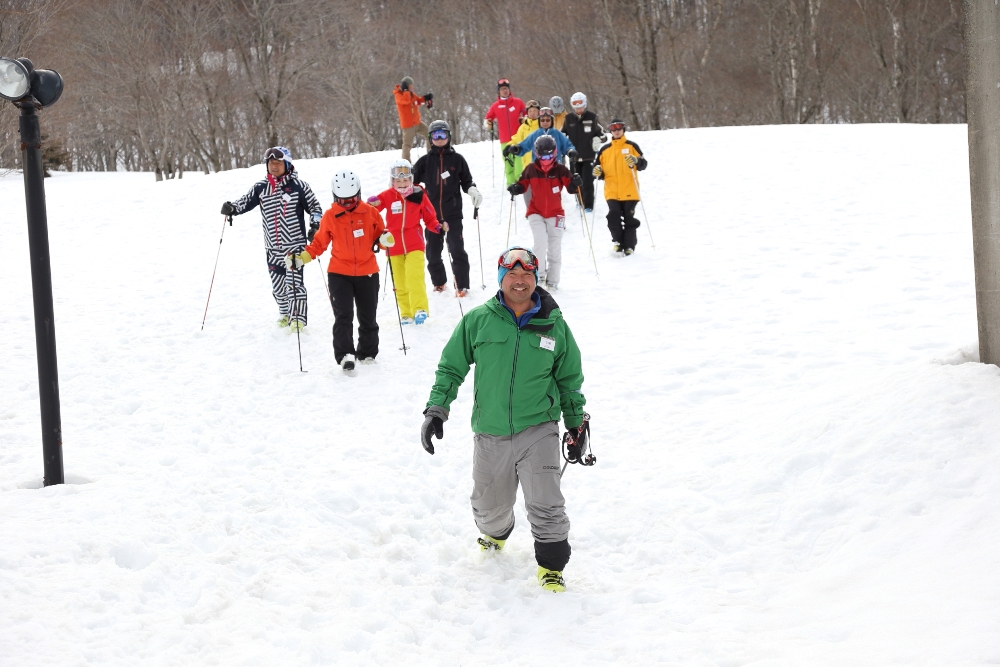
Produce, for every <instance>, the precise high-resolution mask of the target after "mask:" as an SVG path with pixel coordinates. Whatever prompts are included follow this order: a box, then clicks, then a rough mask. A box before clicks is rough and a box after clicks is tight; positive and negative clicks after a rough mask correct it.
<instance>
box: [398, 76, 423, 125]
mask: <svg viewBox="0 0 1000 667" xmlns="http://www.w3.org/2000/svg"><path fill="white" fill-rule="evenodd" d="M392 94H393V95H395V96H396V111H398V112H399V126H400V127H401V128H402V129H404V130H405V129H406V128H408V127H413V126H414V125H419V124H420V105H421V104H423V103H424V98H422V97H420V95H417V94H416V93H414V92H411V91H409V90H403V89H402V88H400V87H399V84H396V87H395V88H393V89H392Z"/></svg>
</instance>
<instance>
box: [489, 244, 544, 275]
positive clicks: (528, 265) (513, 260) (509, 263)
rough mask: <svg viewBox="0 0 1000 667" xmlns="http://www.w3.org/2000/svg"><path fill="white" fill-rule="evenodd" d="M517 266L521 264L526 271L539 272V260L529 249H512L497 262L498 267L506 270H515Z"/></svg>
mask: <svg viewBox="0 0 1000 667" xmlns="http://www.w3.org/2000/svg"><path fill="white" fill-rule="evenodd" d="M515 264H520V265H521V268H522V269H524V270H525V271H537V270H538V258H537V257H535V254H534V253H533V252H531V251H530V250H528V249H527V248H511V249H510V250H508V251H507V252H505V253H504V254H502V255H500V259H499V260H498V261H497V266H502V267H503V268H505V269H513V268H514V265H515Z"/></svg>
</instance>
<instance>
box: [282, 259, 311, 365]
mask: <svg viewBox="0 0 1000 667" xmlns="http://www.w3.org/2000/svg"><path fill="white" fill-rule="evenodd" d="M288 273H291V276H292V324H293V326H294V327H295V338H296V339H298V342H299V371H300V372H302V373H308V372H309V371H307V370H303V369H302V327H301V325H300V324H299V322H298V316H299V291H298V289H296V287H295V259H294V258H293V259H292V268H290V269H287V271H286V275H288ZM305 277H306V274H305V271H303V272H302V278H303V280H304V279H305Z"/></svg>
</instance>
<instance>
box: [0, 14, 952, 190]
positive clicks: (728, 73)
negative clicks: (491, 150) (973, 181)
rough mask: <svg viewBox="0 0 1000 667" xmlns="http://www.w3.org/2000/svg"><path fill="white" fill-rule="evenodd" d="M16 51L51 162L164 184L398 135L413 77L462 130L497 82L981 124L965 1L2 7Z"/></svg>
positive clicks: (648, 98) (785, 116)
mask: <svg viewBox="0 0 1000 667" xmlns="http://www.w3.org/2000/svg"><path fill="white" fill-rule="evenodd" d="M0 54H2V55H6V56H20V55H25V56H27V57H29V58H31V59H32V60H33V61H34V63H35V64H36V66H39V67H48V68H52V69H56V70H58V71H59V72H60V73H61V74H62V75H63V77H64V79H65V80H66V92H65V94H64V95H63V98H62V99H61V100H60V101H59V102H58V103H57V104H56V105H55V106H53V107H52V108H50V109H48V110H46V111H45V112H44V115H43V117H42V127H43V131H44V133H45V135H46V139H47V142H48V145H49V149H50V150H49V151H48V153H47V155H48V157H49V160H50V163H51V164H52V165H53V166H62V167H64V168H68V169H74V170H109V169H116V168H125V169H135V170H149V171H155V172H156V173H157V174H158V176H163V177H167V178H169V177H176V176H179V175H180V174H182V173H183V172H184V171H190V170H201V171H206V172H208V171H219V170H225V169H231V168H234V167H243V166H247V165H249V164H253V163H256V162H259V161H260V157H261V155H262V153H263V150H264V148H266V147H267V146H269V145H275V144H281V145H285V146H288V147H289V148H291V150H292V152H293V154H294V155H295V156H296V157H305V158H308V157H319V156H328V155H342V154H350V153H356V152H360V151H373V150H381V149H386V148H390V147H397V146H398V145H399V138H400V132H399V126H398V121H397V117H396V110H395V106H394V104H393V101H392V96H391V90H392V87H393V85H395V84H396V83H397V82H398V81H399V80H400V79H401V78H402V77H403V76H404V75H410V76H412V77H413V78H414V79H415V80H416V86H415V88H416V90H417V92H419V93H424V92H427V91H432V92H433V93H434V108H433V109H432V110H431V111H430V112H429V114H428V116H429V118H430V119H434V118H444V119H446V120H448V121H449V122H450V123H451V124H452V127H453V128H454V135H455V138H456V140H457V141H459V142H461V141H472V140H478V139H480V138H485V136H484V135H483V134H482V130H481V119H482V116H483V114H484V113H485V111H486V109H487V108H488V106H489V105H490V103H491V102H492V101H493V99H495V96H496V90H495V83H496V80H497V78H499V77H501V76H504V77H509V78H510V79H511V81H512V83H513V88H514V94H515V95H517V96H518V97H521V98H522V99H525V100H527V99H529V98H535V99H538V100H540V101H543V102H547V101H548V99H549V98H550V97H551V96H552V95H560V96H562V98H563V99H564V100H566V101H567V102H568V100H569V96H570V95H571V94H572V93H573V92H575V91H577V90H581V91H583V92H585V93H586V94H587V96H588V97H589V99H590V106H591V108H593V109H594V110H596V111H597V112H598V114H599V115H600V116H601V117H602V118H603V119H608V118H610V117H611V116H612V115H619V116H621V117H622V118H624V119H625V120H626V121H627V122H628V124H629V125H630V127H632V128H634V129H643V130H646V129H667V128H678V127H699V126H718V125H752V124H775V123H844V122H847V123H862V122H864V123H871V122H915V123H959V122H964V120H965V96H964V90H965V89H964V67H965V65H964V45H963V42H962V5H961V3H960V2H959V1H958V0H590V1H582V0H559V1H558V2H556V1H554V0H532V1H530V2H522V1H517V0H505V1H503V2H496V1H487V0H420V1H417V0H408V1H402V0H384V1H383V2H368V1H367V0H350V1H348V0H169V1H167V2H164V1H162V0H0ZM16 113H17V111H16V110H15V109H13V108H12V107H11V105H9V104H4V105H2V107H0V168H13V167H16V166H17V161H18V156H19V152H18V151H19V149H18V145H17V142H16V134H17V121H16Z"/></svg>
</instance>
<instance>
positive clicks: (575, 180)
mask: <svg viewBox="0 0 1000 667" xmlns="http://www.w3.org/2000/svg"><path fill="white" fill-rule="evenodd" d="M569 184H570V185H572V186H573V187H574V188H579V187H580V186H581V185H583V176H580V174H573V176H572V178H570V179H569Z"/></svg>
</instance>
